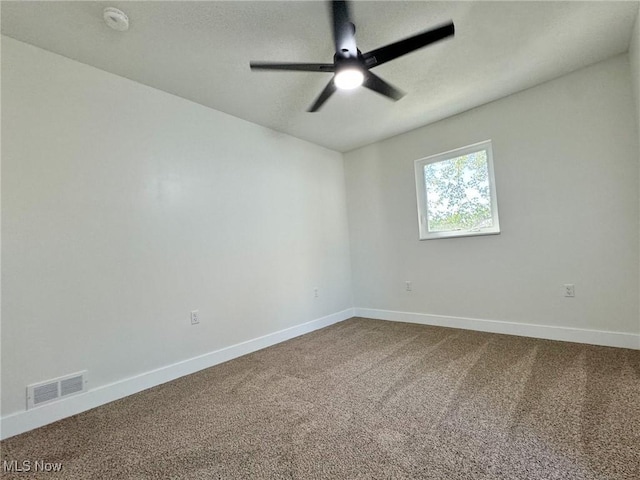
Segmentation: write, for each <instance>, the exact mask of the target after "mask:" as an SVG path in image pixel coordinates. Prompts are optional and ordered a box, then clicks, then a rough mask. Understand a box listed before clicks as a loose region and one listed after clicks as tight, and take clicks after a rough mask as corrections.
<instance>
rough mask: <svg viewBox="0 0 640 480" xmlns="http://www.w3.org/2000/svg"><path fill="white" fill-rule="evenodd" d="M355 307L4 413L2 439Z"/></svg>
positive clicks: (330, 320)
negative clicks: (32, 406) (51, 400)
mask: <svg viewBox="0 0 640 480" xmlns="http://www.w3.org/2000/svg"><path fill="white" fill-rule="evenodd" d="M353 316H354V314H353V309H352V308H348V309H346V310H343V311H341V312H337V313H334V314H331V315H327V316H326V317H322V318H318V319H316V320H312V321H310V322H306V323H302V324H300V325H296V326H294V327H290V328H286V329H284V330H280V331H278V332H274V333H270V334H268V335H264V336H262V337H258V338H254V339H252V340H247V341H246V342H242V343H238V344H236V345H231V346H230V347H226V348H222V349H220V350H216V351H214V352H210V353H206V354H204V355H200V356H198V357H194V358H190V359H187V360H184V361H181V362H178V363H174V364H172V365H167V366H165V367H161V368H158V369H156V370H152V371H150V372H145V373H143V374H140V375H136V376H135V377H130V378H126V379H124V380H120V381H118V382H114V383H111V384H108V385H102V386H100V387H97V388H94V389H91V390H89V391H87V392H86V393H84V394H80V395H76V396H73V397H69V398H67V399H64V400H60V401H58V402H54V403H50V404H48V405H42V406H41V407H37V408H34V409H32V410H25V411H21V412H17V413H14V414H11V415H7V416H5V417H2V419H1V420H0V439H5V438H9V437H13V436H14V435H18V434H20V433H24V432H27V431H29V430H33V429H34V428H38V427H42V426H44V425H47V424H49V423H53V422H55V421H57V420H61V419H63V418H66V417H70V416H72V415H76V414H78V413H81V412H84V411H86V410H90V409H92V408H95V407H98V406H100V405H104V404H105V403H109V402H112V401H114V400H118V399H119V398H123V397H126V396H128V395H132V394H134V393H138V392H141V391H142V390H146V389H148V388H151V387H155V386H157V385H160V384H163V383H166V382H169V381H171V380H175V379H176V378H180V377H183V376H185V375H189V374H191V373H195V372H197V371H199V370H203V369H205V368H209V367H212V366H214V365H218V364H219V363H223V362H226V361H229V360H232V359H234V358H237V357H241V356H242V355H246V354H248V353H251V352H255V351H256V350H261V349H263V348H266V347H269V346H271V345H275V344H276V343H280V342H284V341H285V340H289V339H291V338H294V337H298V336H300V335H304V334H305V333H309V332H313V331H314V330H318V329H320V328H324V327H327V326H329V325H332V324H334V323H338V322H341V321H343V320H347V319H349V318H351V317H353Z"/></svg>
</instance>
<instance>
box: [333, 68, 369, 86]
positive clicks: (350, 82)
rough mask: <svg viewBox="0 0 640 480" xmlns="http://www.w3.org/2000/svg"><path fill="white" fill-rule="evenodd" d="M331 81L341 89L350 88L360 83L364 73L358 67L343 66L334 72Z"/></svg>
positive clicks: (362, 80)
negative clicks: (343, 67)
mask: <svg viewBox="0 0 640 480" xmlns="http://www.w3.org/2000/svg"><path fill="white" fill-rule="evenodd" d="M333 81H334V83H335V84H336V87H338V88H339V89H341V90H352V89H354V88H358V87H359V86H360V85H362V82H364V74H363V73H362V71H361V70H360V69H358V68H345V69H343V70H340V71H339V72H338V73H336V76H335V78H334V79H333Z"/></svg>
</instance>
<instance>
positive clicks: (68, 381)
mask: <svg viewBox="0 0 640 480" xmlns="http://www.w3.org/2000/svg"><path fill="white" fill-rule="evenodd" d="M86 385H87V371H86V370H84V371H82V372H78V373H72V374H70V375H65V376H64V377H58V378H54V379H52V380H47V381H45V382H40V383H34V384H32V385H29V386H27V409H30V408H33V407H39V406H40V405H43V404H45V403H50V402H54V401H56V400H60V399H62V398H65V397H68V396H71V395H76V394H78V393H82V392H84V391H85V390H86V388H87V387H86Z"/></svg>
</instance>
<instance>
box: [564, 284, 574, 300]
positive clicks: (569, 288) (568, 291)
mask: <svg viewBox="0 0 640 480" xmlns="http://www.w3.org/2000/svg"><path fill="white" fill-rule="evenodd" d="M564 296H565V297H575V296H576V286H575V285H574V284H573V283H565V284H564Z"/></svg>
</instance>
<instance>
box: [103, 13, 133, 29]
mask: <svg viewBox="0 0 640 480" xmlns="http://www.w3.org/2000/svg"><path fill="white" fill-rule="evenodd" d="M103 16H104V21H105V23H106V24H107V25H108V26H109V27H111V28H113V29H114V30H118V31H119V32H124V31H126V30H129V17H127V15H126V14H125V13H124V12H123V11H122V10H119V9H117V8H114V7H107V8H105V9H104V15H103Z"/></svg>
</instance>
